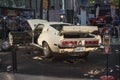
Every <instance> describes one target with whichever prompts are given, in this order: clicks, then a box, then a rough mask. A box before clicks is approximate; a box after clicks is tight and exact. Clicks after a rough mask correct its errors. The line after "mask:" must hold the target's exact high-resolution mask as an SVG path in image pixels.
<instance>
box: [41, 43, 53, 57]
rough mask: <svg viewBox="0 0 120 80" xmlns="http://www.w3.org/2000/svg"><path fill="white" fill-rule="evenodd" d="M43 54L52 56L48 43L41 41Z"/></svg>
mask: <svg viewBox="0 0 120 80" xmlns="http://www.w3.org/2000/svg"><path fill="white" fill-rule="evenodd" d="M43 54H44V56H45V57H46V58H51V57H52V51H51V49H50V47H49V45H48V43H46V42H44V43H43Z"/></svg>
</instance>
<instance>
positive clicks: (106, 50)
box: [104, 46, 111, 54]
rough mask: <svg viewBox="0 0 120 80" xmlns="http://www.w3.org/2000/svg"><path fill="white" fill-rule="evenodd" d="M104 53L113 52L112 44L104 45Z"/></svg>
mask: <svg viewBox="0 0 120 80" xmlns="http://www.w3.org/2000/svg"><path fill="white" fill-rule="evenodd" d="M104 53H105V54H111V47H110V46H105V47H104Z"/></svg>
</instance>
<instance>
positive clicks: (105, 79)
mask: <svg viewBox="0 0 120 80" xmlns="http://www.w3.org/2000/svg"><path fill="white" fill-rule="evenodd" d="M100 80H116V79H115V77H113V76H107V75H104V76H101V77H100Z"/></svg>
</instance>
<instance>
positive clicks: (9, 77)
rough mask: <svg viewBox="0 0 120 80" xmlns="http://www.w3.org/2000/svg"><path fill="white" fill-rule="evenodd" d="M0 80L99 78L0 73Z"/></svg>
mask: <svg viewBox="0 0 120 80" xmlns="http://www.w3.org/2000/svg"><path fill="white" fill-rule="evenodd" d="M0 80H99V79H80V78H79V79H75V78H73V79H72V78H60V77H48V76H42V75H40V76H35V75H26V74H17V73H15V74H14V73H7V72H3V73H0Z"/></svg>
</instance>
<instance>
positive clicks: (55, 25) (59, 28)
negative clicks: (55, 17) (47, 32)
mask: <svg viewBox="0 0 120 80" xmlns="http://www.w3.org/2000/svg"><path fill="white" fill-rule="evenodd" d="M50 26H51V27H53V28H55V29H56V30H58V31H61V30H62V28H63V26H73V24H52V25H50Z"/></svg>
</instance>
